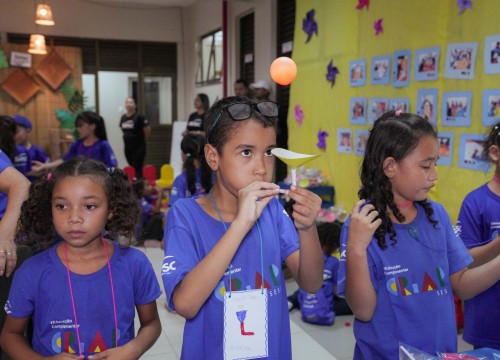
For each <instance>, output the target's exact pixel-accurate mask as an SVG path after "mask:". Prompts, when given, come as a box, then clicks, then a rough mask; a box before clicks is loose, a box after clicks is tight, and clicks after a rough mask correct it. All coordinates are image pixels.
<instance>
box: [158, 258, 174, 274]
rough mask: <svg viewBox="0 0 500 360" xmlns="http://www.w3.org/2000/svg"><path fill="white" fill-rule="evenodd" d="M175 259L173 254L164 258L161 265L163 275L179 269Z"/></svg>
mask: <svg viewBox="0 0 500 360" xmlns="http://www.w3.org/2000/svg"><path fill="white" fill-rule="evenodd" d="M170 259H171V260H170ZM173 259H174V257H173V256H172V255H167V256H165V258H164V259H163V265H162V267H161V274H162V275H168V274H170V272H172V271H175V270H177V268H176V267H175V266H174V265H175V260H173Z"/></svg>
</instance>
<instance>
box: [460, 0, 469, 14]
mask: <svg viewBox="0 0 500 360" xmlns="http://www.w3.org/2000/svg"><path fill="white" fill-rule="evenodd" d="M457 5H458V6H459V7H460V11H459V12H458V15H462V14H463V12H464V11H465V10H467V8H470V9H472V0H457Z"/></svg>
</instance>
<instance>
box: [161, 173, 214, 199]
mask: <svg viewBox="0 0 500 360" xmlns="http://www.w3.org/2000/svg"><path fill="white" fill-rule="evenodd" d="M195 187H196V192H195V193H194V194H191V191H189V188H188V183H187V177H186V172H185V171H183V172H182V173H181V174H180V175H179V176H177V177H176V178H175V180H174V183H173V184H172V190H171V191H170V198H169V205H170V206H172V205H174V203H175V202H176V201H177V200H179V199H182V198H188V197H193V196H198V195H201V194H204V193H205V192H204V189H203V188H202V187H201V169H196V171H195Z"/></svg>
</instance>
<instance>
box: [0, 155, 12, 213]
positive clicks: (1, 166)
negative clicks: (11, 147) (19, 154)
mask: <svg viewBox="0 0 500 360" xmlns="http://www.w3.org/2000/svg"><path fill="white" fill-rule="evenodd" d="M9 166H12V163H11V161H10V159H9V157H8V156H7V155H5V153H4V152H3V151H2V150H0V173H1V172H2V171H4V170H5V168H6V167H9ZM7 200H8V199H7V194H5V193H2V192H0V220H1V219H2V218H3V214H5V209H6V208H7Z"/></svg>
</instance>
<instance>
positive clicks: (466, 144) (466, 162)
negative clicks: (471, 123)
mask: <svg viewBox="0 0 500 360" xmlns="http://www.w3.org/2000/svg"><path fill="white" fill-rule="evenodd" d="M484 143H485V139H484V135H481V134H460V149H459V150H458V166H460V167H461V168H465V169H471V170H478V171H485V172H488V171H489V170H490V167H491V164H490V162H489V161H487V160H485V159H484V158H483V157H482V153H483V149H484Z"/></svg>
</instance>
